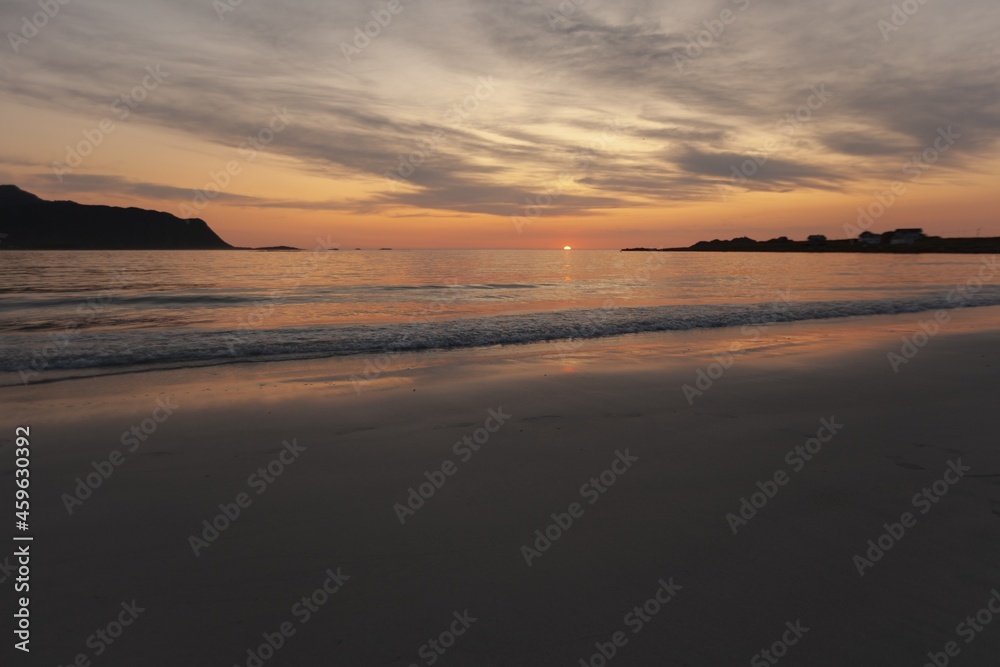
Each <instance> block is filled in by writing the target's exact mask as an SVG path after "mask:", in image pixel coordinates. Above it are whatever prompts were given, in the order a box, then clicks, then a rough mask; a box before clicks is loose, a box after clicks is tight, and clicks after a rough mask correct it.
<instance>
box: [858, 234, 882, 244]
mask: <svg viewBox="0 0 1000 667" xmlns="http://www.w3.org/2000/svg"><path fill="white" fill-rule="evenodd" d="M858 242H859V243H861V245H867V246H874V245H882V235H881V234H874V233H872V232H861V234H860V235H858Z"/></svg>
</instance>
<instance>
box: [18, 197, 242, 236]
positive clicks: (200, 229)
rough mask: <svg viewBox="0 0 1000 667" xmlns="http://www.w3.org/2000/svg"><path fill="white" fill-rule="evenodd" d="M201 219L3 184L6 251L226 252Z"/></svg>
mask: <svg viewBox="0 0 1000 667" xmlns="http://www.w3.org/2000/svg"><path fill="white" fill-rule="evenodd" d="M231 248H232V246H231V245H229V244H228V243H226V242H225V241H223V240H222V239H221V238H219V236H218V234H216V233H215V232H214V231H212V229H211V228H210V227H209V226H208V224H207V223H206V222H205V221H204V220H201V219H200V218H194V219H191V220H182V219H181V218H178V217H177V216H175V215H172V214H170V213H164V212H161V211H149V210H146V209H141V208H120V207H116V206H91V205H86V204H78V203H76V202H72V201H47V200H45V199H41V198H39V197H37V196H35V195H33V194H31V193H30V192H25V191H24V190H22V189H21V188H19V187H17V186H16V185H0V250H225V249H231Z"/></svg>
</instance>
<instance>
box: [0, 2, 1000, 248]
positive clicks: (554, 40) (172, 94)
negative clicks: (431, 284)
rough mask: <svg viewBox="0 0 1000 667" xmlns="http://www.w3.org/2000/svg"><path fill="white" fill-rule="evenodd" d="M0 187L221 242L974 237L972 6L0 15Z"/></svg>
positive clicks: (980, 228)
mask: <svg viewBox="0 0 1000 667" xmlns="http://www.w3.org/2000/svg"><path fill="white" fill-rule="evenodd" d="M0 30H2V31H3V33H4V43H3V44H2V45H0V95H2V97H0V137H2V141H0V183H14V184H16V185H18V186H20V187H22V188H24V189H27V190H29V191H31V192H34V193H35V194H38V195H39V196H41V197H43V198H46V199H73V200H76V201H80V202H84V203H94V204H98V203H99V204H110V205H117V206H140V207H144V208H154V209H159V210H166V211H170V212H172V213H174V214H176V215H179V216H181V217H184V218H190V217H199V218H202V219H204V220H206V221H207V222H208V223H209V224H210V225H211V226H212V228H213V229H215V230H216V231H217V232H218V233H219V234H220V235H221V236H222V237H223V238H224V239H226V240H227V241H229V242H230V243H233V244H235V245H240V246H268V245H282V244H283V245H293V246H297V247H303V248H311V247H316V246H318V245H326V246H330V245H333V246H336V247H342V248H350V247H382V246H391V247H400V248H401V247H426V248H444V247H466V248H555V247H562V246H563V245H564V244H570V245H572V246H573V247H574V248H620V247H626V246H640V245H641V246H657V247H667V246H681V245H688V244H690V243H693V242H695V241H698V240H701V239H713V238H731V237H736V236H743V235H747V236H751V237H753V238H756V239H758V240H766V239H768V238H773V237H776V236H782V235H786V236H790V237H793V238H804V237H805V236H806V235H808V234H813V233H821V234H826V235H827V236H829V237H831V238H844V237H846V236H854V235H856V234H858V233H860V232H861V231H865V230H871V231H876V232H880V231H884V230H887V229H894V228H897V227H922V228H924V229H925V231H926V232H928V233H931V234H938V235H947V236H975V235H976V234H977V233H981V234H982V235H984V236H985V235H1000V221H998V220H997V215H996V211H997V210H998V209H1000V206H998V204H1000V194H998V189H997V187H996V186H997V175H998V174H1000V155H998V153H997V150H996V149H997V139H998V135H1000V41H998V40H997V39H996V35H997V33H998V32H1000V4H998V3H997V2H996V0H923V2H921V1H920V0H906V1H905V2H896V3H895V4H892V3H885V2H879V1H875V2H872V1H871V0H720V1H709V2H706V1H705V0H678V1H673V2H670V1H660V2H655V1H652V0H615V1H613V2H612V0H562V1H561V2H560V1H558V0H538V1H529V0H509V1H503V0H438V1H436V2H431V1H429V0H372V1H367V0H337V1H332V0H214V2H213V0H133V1H130V2H126V1H124V0H114V1H113V0H30V1H29V0H4V2H3V3H2V4H0Z"/></svg>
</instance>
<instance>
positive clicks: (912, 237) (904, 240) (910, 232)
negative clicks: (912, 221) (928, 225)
mask: <svg viewBox="0 0 1000 667" xmlns="http://www.w3.org/2000/svg"><path fill="white" fill-rule="evenodd" d="M922 238H924V230H922V229H918V228H911V229H897V230H896V231H894V232H893V233H892V237H891V238H890V239H889V244H890V245H913V244H914V243H916V242H917V241H919V240H920V239H922Z"/></svg>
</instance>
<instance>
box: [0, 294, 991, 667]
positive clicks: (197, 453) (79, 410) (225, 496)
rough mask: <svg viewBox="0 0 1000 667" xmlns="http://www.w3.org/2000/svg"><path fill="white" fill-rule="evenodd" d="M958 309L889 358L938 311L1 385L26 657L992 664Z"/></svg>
mask: <svg viewBox="0 0 1000 667" xmlns="http://www.w3.org/2000/svg"><path fill="white" fill-rule="evenodd" d="M953 316H954V319H953V321H951V322H949V323H947V324H946V325H944V326H942V327H941V329H940V331H939V332H938V333H937V334H936V335H934V336H933V337H928V339H927V341H926V344H925V345H924V346H923V347H920V348H914V349H915V351H916V354H915V355H912V359H907V361H906V363H902V364H901V365H898V372H894V370H893V368H892V367H891V364H890V362H889V360H888V358H887V355H888V353H889V352H893V351H895V352H897V353H900V352H901V346H902V343H901V341H900V337H901V336H912V335H913V334H914V333H915V332H917V331H919V328H918V322H920V321H921V320H923V321H926V320H928V319H930V318H931V317H932V314H921V315H912V314H911V315H905V316H903V315H900V316H886V317H874V318H866V319H850V320H841V321H828V322H800V323H795V324H783V325H776V326H773V327H768V328H767V329H766V330H764V331H761V332H759V333H757V332H753V331H750V332H747V331H740V330H737V329H719V330H714V331H708V332H705V331H699V332H687V333H665V334H643V335H638V336H623V337H618V338H614V339H605V340H599V341H584V342H583V343H582V344H581V345H579V346H578V347H576V346H574V347H573V348H572V349H568V348H567V347H566V346H565V345H559V344H537V345H527V346H514V347H505V348H492V349H485V350H463V351H456V352H443V353H427V354H403V355H394V356H389V357H386V358H384V359H380V360H379V359H376V360H372V359H367V360H366V359H361V358H357V357H352V358H340V359H331V360H322V361H317V360H314V361H300V362H280V363H258V364H239V365H230V366H217V367H206V368H196V369H186V370H172V371H161V372H150V373H134V374H126V375H118V376H109V377H101V378H89V379H81V380H71V381H63V382H56V383H51V384H39V385H29V386H21V387H5V388H0V400H2V401H3V404H4V406H5V408H6V409H5V420H4V421H5V426H4V433H3V439H2V441H0V454H2V457H3V458H2V463H0V471H2V473H3V478H4V479H6V480H12V479H13V474H12V470H13V464H12V461H13V447H12V445H13V442H12V440H13V437H12V436H13V432H14V427H15V426H20V425H29V426H30V427H31V442H32V445H31V446H32V448H33V459H32V483H33V487H32V488H33V506H32V518H33V531H32V532H33V533H34V535H35V542H34V543H33V544H32V550H33V560H32V566H33V570H32V611H33V614H34V617H33V618H34V623H35V625H34V628H35V634H34V635H33V642H32V656H31V660H32V663H31V664H43V663H44V664H62V665H69V664H72V663H73V661H74V659H76V656H77V655H78V654H84V655H85V656H86V657H87V658H88V659H90V660H92V661H93V664H95V665H98V664H100V665H138V664H148V665H226V666H229V665H251V666H252V665H257V664H264V665H314V664H316V665H318V664H344V665H373V666H374V665H378V666H381V667H394V666H399V667H407V666H409V665H414V664H415V665H429V664H439V665H462V666H472V667H478V666H486V665H497V666H500V665H503V666H508V665H525V666H533V665H539V666H541V665H545V666H549V665H567V666H570V665H580V664H581V660H582V661H583V663H582V664H592V665H600V664H603V663H602V662H601V659H600V658H598V657H594V658H593V659H592V656H594V655H595V654H597V653H598V652H599V651H601V650H603V651H604V652H605V653H606V654H609V655H610V654H611V653H612V652H613V653H614V657H613V658H611V659H610V660H609V661H608V664H613V665H653V664H657V665H661V664H662V665H738V664H739V665H745V664H773V663H771V662H769V661H768V660H767V658H766V657H765V656H763V655H762V654H760V652H761V651H762V650H764V649H767V650H768V651H772V650H773V651H774V653H773V654H771V655H773V656H777V655H778V654H779V653H780V654H781V655H782V656H783V657H782V658H781V663H782V664H789V665H845V664H852V665H915V666H919V665H923V664H925V663H926V662H928V660H929V658H928V656H927V653H928V652H937V653H940V652H942V651H945V650H946V649H945V647H946V645H947V644H948V642H952V641H953V642H956V644H955V646H954V647H953V652H954V650H957V651H958V654H957V657H953V658H951V660H953V661H954V662H953V664H961V665H993V664H995V656H996V655H998V654H1000V617H998V618H997V619H995V620H994V621H993V622H992V625H983V626H980V627H982V631H981V632H979V631H975V632H973V634H972V640H971V641H969V642H968V643H967V642H966V640H967V639H968V637H969V634H968V632H969V630H968V628H969V627H971V626H965V627H966V631H964V632H963V634H958V633H959V632H962V631H961V630H960V629H959V627H958V626H959V623H961V622H962V621H963V620H964V619H965V618H966V617H968V616H975V614H976V613H977V612H979V611H980V610H981V609H983V608H988V607H987V604H988V602H989V601H990V598H991V595H992V593H991V591H993V590H994V589H996V588H998V587H1000V559H998V557H997V554H998V553H1000V449H998V446H997V429H996V425H997V418H996V410H997V407H996V406H997V399H998V397H1000V389H998V387H997V377H998V370H1000V348H998V343H1000V308H983V309H975V310H968V311H960V312H956V313H954V314H953ZM918 340H923V339H918ZM736 343H738V344H739V345H738V347H735V346H734V344H736ZM734 349H737V350H739V351H738V352H736V353H734V354H732V355H729V354H726V351H727V350H734ZM904 358H905V355H904ZM366 363H367V364H368V365H367V369H368V377H367V379H365V380H363V381H359V380H358V378H359V377H361V376H364V373H365V369H366ZM713 364H717V366H713ZM727 366H728V367H727ZM699 372H702V373H704V376H702V375H701V374H700V373H699ZM352 376H353V377H354V380H353V381H352ZM700 377H703V379H701V380H699V378H700ZM709 381H710V386H709ZM685 385H689V386H690V387H693V388H694V390H696V391H691V390H688V391H687V392H686V393H685V391H684V389H683V388H684V386H685ZM697 392H702V393H700V394H699V393H697ZM689 398H690V400H689ZM168 413H169V414H168ZM133 428H135V429H136V430H135V431H133V430H132V429H133ZM115 451H117V452H118V455H116V454H114V452H115ZM109 461H112V463H108V462H109ZM114 461H116V462H118V465H115V464H114V463H113V462H114ZM95 464H96V466H95ZM108 465H111V466H112V467H111V468H108ZM97 469H101V470H104V471H105V472H107V471H108V470H111V473H110V475H109V476H107V478H106V479H105V478H104V477H103V476H101V474H100V472H96V473H95V470H97ZM949 471H951V472H949ZM956 471H957V472H956ZM91 473H94V474H96V475H97V476H98V477H100V478H101V479H100V484H99V486H97V488H96V489H84V490H81V491H75V488H76V487H78V482H77V479H78V478H79V479H80V480H83V483H84V484H86V479H87V476H88V474H91ZM91 479H92V481H95V482H96V480H97V477H93V476H92V477H91ZM942 480H943V481H942ZM4 487H5V488H12V487H13V484H12V483H10V482H5V483H4ZM411 489H412V490H413V491H412V492H411V491H410V490H411ZM924 489H927V490H928V491H927V493H929V494H930V495H927V494H926V493H925V492H924ZM86 490H90V491H91V493H90V495H89V497H86V498H85V499H83V500H81V499H80V497H81V496H83V495H86ZM421 492H423V493H424V495H425V496H428V497H426V498H425V497H422V496H421V495H420V494H421ZM11 493H12V492H11ZM755 494H756V495H755ZM920 494H924V495H920ZM769 496H770V497H769ZM6 497H9V496H6ZM743 499H746V502H745V503H744V502H742V501H743ZM408 503H409V504H408ZM755 503H756V504H757V505H758V506H757V507H754V504H755ZM220 504H222V505H223V508H222V509H220ZM741 508H742V510H741ZM925 508H926V511H925ZM70 509H71V510H72V513H71V514H70V512H69V510H70ZM237 509H238V510H239V516H238V517H237V518H235V519H229V518H225V517H224V515H223V518H219V515H220V514H222V513H224V512H228V513H229V514H230V515H231V516H235V513H236V510H237ZM741 511H742V512H743V514H742V515H741V514H740V512H741ZM553 514H555V515H556V517H555V518H553V516H552V515H553ZM907 514H908V515H909V519H907V518H906V515H907ZM213 520H215V522H216V526H220V527H221V529H217V532H215V533H213V532H212V530H211V529H206V527H205V524H204V523H203V522H204V521H208V522H209V523H211V522H212V521H213ZM558 524H562V526H559V525H558ZM886 524H889V527H888V528H886V527H885V525H886ZM895 524H899V525H898V526H897V525H895ZM567 526H568V527H567ZM901 528H902V532H900V529H901ZM734 530H735V534H734ZM536 531H540V532H539V533H536ZM887 531H890V532H892V533H895V535H892V534H890V535H889V536H888V537H885V536H883V533H886V532H887ZM546 532H548V537H539V536H540V535H542V536H544V535H545V533H546ZM213 535H214V537H213ZM880 537H881V542H882V545H888V547H889V548H888V549H887V550H885V551H884V553H883V554H882V555H878V554H879V552H880V551H881V549H878V550H876V551H873V552H872V553H870V554H869V553H867V552H869V551H871V549H872V548H871V547H870V545H869V543H868V542H869V540H872V541H873V543H874V544H875V545H876V546H878V544H879V540H880ZM199 540H201V541H199ZM195 552H197V555H196V553H195ZM877 555H878V558H877V560H876V559H875V558H874V556H877ZM2 556H8V554H0V557H2ZM870 556H871V558H870ZM859 558H862V559H864V560H863V561H859ZM528 561H530V565H529V562H528ZM6 562H10V559H9V556H8V561H6ZM866 562H867V563H869V564H865V563H866ZM859 570H861V571H862V572H863V576H862V574H861V573H860V572H859ZM4 576H5V572H0V578H3V577H4ZM5 585H10V582H9V581H8V582H7V583H6V584H5ZM324 587H325V590H324ZM304 596H306V600H305V601H303V597H304ZM133 600H134V601H135V604H136V605H137V606H138V607H139V608H141V609H142V611H141V612H134V613H133V616H134V620H133V618H132V616H129V615H128V613H127V612H126V611H124V610H123V607H122V603H126V607H127V606H128V604H129V603H131V602H132V601H133ZM993 604H994V606H995V607H996V608H998V609H1000V603H998V602H994V603H993ZM637 608H638V609H637ZM133 609H134V608H133ZM123 614H124V616H122V615H123ZM991 614H992V612H991ZM120 616H122V618H123V619H124V620H128V621H129V624H128V625H127V626H125V627H123V628H122V629H121V630H122V631H121V634H120V635H119V636H118V637H117V638H113V637H111V635H105V637H107V639H110V640H112V641H111V643H110V644H109V643H107V642H105V640H104V639H102V638H101V636H100V635H96V634H95V632H96V631H97V630H98V629H102V628H103V629H105V630H106V631H108V632H117V630H118V628H116V627H114V622H117V621H118V619H119V617H120ZM981 618H985V616H981ZM472 619H475V620H472ZM109 623H111V624H112V627H111V628H110V629H108V625H109ZM805 628H808V630H805ZM282 629H284V631H285V635H284V636H281V632H282ZM274 633H278V634H274ZM265 634H267V635H269V636H270V637H271V642H272V644H280V647H279V648H278V649H277V650H276V651H274V650H271V649H269V648H264V649H263V651H262V653H263V655H264V656H265V657H267V656H270V657H267V659H265V660H262V661H260V662H258V661H257V660H258V659H257V658H254V657H250V656H248V650H250V651H251V652H252V653H258V654H259V653H261V651H260V650H259V647H260V646H261V645H262V644H265V642H266V639H265V637H264V635H265ZM279 636H280V639H279ZM432 640H433V642H434V643H433V644H432V643H431V641H432ZM616 641H617V645H616ZM793 641H794V643H793ZM776 642H778V644H777V645H775V643H776ZM5 650H8V649H5ZM98 650H101V655H99V656H97V655H96V653H97V651H98ZM786 651H787V653H786ZM272 653H273V655H271V654H272ZM598 655H599V654H598ZM432 659H433V663H432ZM35 661H37V662H35ZM755 661H756V662H755ZM762 661H763V662H762Z"/></svg>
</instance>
